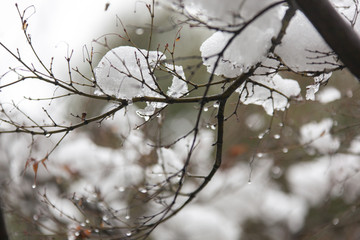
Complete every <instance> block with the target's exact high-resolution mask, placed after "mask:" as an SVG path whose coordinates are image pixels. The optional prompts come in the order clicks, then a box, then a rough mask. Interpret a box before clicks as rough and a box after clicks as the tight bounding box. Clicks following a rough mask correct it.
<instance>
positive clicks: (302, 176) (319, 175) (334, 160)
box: [287, 154, 360, 206]
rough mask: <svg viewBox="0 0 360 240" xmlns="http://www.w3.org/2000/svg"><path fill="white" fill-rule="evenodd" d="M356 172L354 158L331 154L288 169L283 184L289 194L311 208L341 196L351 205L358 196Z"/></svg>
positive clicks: (358, 175)
mask: <svg viewBox="0 0 360 240" xmlns="http://www.w3.org/2000/svg"><path fill="white" fill-rule="evenodd" d="M359 168H360V160H359V158H358V157H357V156H354V155H348V154H335V155H332V156H331V157H329V156H323V157H321V158H318V159H316V160H314V161H311V162H301V163H298V164H295V165H293V166H291V167H290V168H289V170H288V171H287V180H288V182H289V184H290V189H291V192H293V193H294V194H295V195H297V196H299V197H301V198H303V199H305V200H306V201H307V202H308V203H309V204H310V205H311V206H316V205H318V204H321V203H322V202H324V201H326V200H327V199H328V197H330V196H332V197H339V196H342V197H343V198H344V200H346V201H347V202H351V201H354V200H355V199H356V197H357V196H359V194H360V187H359V184H358V182H359V180H360V173H359V171H358V169H359Z"/></svg>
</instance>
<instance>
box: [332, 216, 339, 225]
mask: <svg viewBox="0 0 360 240" xmlns="http://www.w3.org/2000/svg"><path fill="white" fill-rule="evenodd" d="M339 222H340V220H339V219H338V218H334V219H333V220H332V224H334V225H338V224H339Z"/></svg>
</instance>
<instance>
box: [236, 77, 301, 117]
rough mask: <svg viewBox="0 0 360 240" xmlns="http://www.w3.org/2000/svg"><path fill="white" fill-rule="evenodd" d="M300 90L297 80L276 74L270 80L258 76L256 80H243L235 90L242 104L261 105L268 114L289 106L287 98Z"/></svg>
mask: <svg viewBox="0 0 360 240" xmlns="http://www.w3.org/2000/svg"><path fill="white" fill-rule="evenodd" d="M300 91H301V89H300V86H299V83H298V82H297V81H294V80H291V79H284V78H282V77H281V76H280V75H278V74H277V75H275V76H274V77H273V78H271V79H270V80H268V79H267V78H258V80H257V81H256V82H245V83H244V84H243V85H242V86H241V87H240V88H238V89H237V90H236V92H238V93H240V94H241V98H240V100H241V101H242V102H243V103H244V104H256V105H260V106H263V108H264V109H265V111H266V113H267V114H269V115H273V113H274V111H276V110H280V111H284V110H285V109H286V108H287V107H288V106H289V98H294V97H298V96H299V95H300Z"/></svg>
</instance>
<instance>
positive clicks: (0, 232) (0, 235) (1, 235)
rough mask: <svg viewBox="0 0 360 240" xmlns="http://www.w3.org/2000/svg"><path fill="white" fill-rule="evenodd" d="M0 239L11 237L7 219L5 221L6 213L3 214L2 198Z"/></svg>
mask: <svg viewBox="0 0 360 240" xmlns="http://www.w3.org/2000/svg"><path fill="white" fill-rule="evenodd" d="M0 239H1V240H8V239H9V238H8V235H7V230H6V225H5V221H4V214H3V209H2V204H1V199H0Z"/></svg>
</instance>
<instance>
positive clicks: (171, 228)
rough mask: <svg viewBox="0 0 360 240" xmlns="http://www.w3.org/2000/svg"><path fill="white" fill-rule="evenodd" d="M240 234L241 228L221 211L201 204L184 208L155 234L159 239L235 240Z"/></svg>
mask: <svg viewBox="0 0 360 240" xmlns="http://www.w3.org/2000/svg"><path fill="white" fill-rule="evenodd" d="M179 226H181V227H179ZM240 235H241V230H240V229H239V227H238V226H237V225H236V223H235V222H233V221H231V219H229V218H227V217H226V215H224V214H223V213H222V212H221V211H219V210H216V209H211V208H209V207H207V206H201V205H191V206H188V207H186V208H184V209H183V210H181V212H180V213H179V214H177V215H176V217H174V218H172V219H170V220H169V221H166V222H165V223H164V224H162V225H160V226H159V227H158V228H157V229H156V230H155V231H154V234H153V236H154V238H155V239H159V240H168V239H173V240H183V239H192V240H202V239H207V240H218V239H223V240H233V239H239V237H240Z"/></svg>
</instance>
